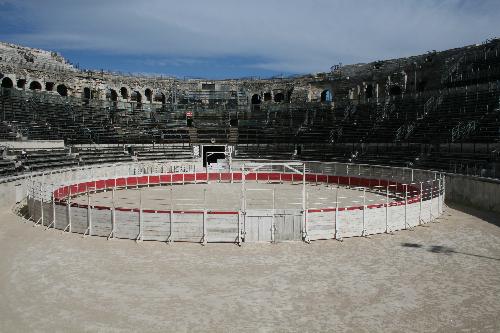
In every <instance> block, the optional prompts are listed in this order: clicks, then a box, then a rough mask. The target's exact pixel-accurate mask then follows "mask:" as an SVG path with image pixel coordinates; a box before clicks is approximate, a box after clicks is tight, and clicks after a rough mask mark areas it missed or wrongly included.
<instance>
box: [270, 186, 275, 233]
mask: <svg viewBox="0 0 500 333" xmlns="http://www.w3.org/2000/svg"><path fill="white" fill-rule="evenodd" d="M275 195H276V188H275V186H274V185H273V209H272V212H273V218H272V220H271V242H275V241H276V238H275V236H276V235H275V232H276V220H275V219H276V197H275Z"/></svg>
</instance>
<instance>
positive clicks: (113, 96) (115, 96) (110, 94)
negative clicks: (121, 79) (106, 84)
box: [106, 89, 118, 102]
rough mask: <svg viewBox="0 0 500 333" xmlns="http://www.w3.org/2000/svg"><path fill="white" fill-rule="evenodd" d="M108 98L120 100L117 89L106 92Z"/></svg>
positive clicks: (114, 100)
mask: <svg viewBox="0 0 500 333" xmlns="http://www.w3.org/2000/svg"><path fill="white" fill-rule="evenodd" d="M106 98H107V99H109V100H111V101H113V102H116V101H117V100H118V94H117V93H116V90H114V89H109V90H108V91H107V92H106Z"/></svg>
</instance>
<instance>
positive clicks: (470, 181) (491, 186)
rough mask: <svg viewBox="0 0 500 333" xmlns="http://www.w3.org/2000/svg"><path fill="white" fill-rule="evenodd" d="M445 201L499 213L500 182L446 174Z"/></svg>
mask: <svg viewBox="0 0 500 333" xmlns="http://www.w3.org/2000/svg"><path fill="white" fill-rule="evenodd" d="M446 199H447V201H449V202H454V203H458V204H463V205H466V206H470V207H473V208H477V209H480V210H488V211H492V212H496V213H500V180H496V179H490V178H479V177H472V176H464V175H456V174H447V175H446Z"/></svg>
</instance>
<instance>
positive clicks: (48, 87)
mask: <svg viewBox="0 0 500 333" xmlns="http://www.w3.org/2000/svg"><path fill="white" fill-rule="evenodd" d="M52 90H54V82H45V91H52Z"/></svg>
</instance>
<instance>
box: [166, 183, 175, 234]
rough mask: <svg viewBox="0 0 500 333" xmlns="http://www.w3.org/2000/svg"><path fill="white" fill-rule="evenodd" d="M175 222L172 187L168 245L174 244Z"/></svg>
mask: <svg viewBox="0 0 500 333" xmlns="http://www.w3.org/2000/svg"><path fill="white" fill-rule="evenodd" d="M173 220H174V199H173V193H172V186H170V234H169V235H168V238H167V243H172V242H173V232H174V229H173Z"/></svg>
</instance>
